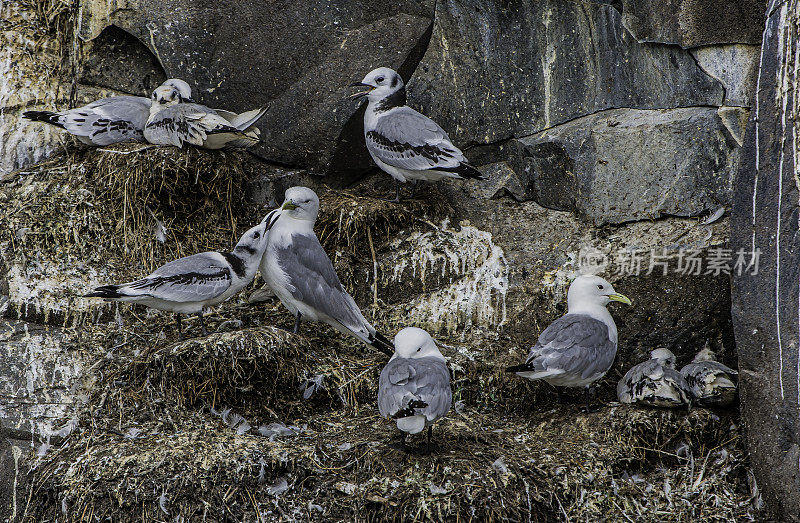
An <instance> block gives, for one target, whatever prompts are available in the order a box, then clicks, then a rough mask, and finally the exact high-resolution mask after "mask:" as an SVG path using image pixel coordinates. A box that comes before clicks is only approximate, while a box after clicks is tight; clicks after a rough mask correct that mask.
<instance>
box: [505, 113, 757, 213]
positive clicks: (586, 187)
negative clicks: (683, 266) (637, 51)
mask: <svg viewBox="0 0 800 523" xmlns="http://www.w3.org/2000/svg"><path fill="white" fill-rule="evenodd" d="M731 111H733V112H738V113H741V114H746V112H745V110H744V109H737V108H729V110H728V111H726V112H725V113H724V115H725V119H724V120H723V118H721V117H720V115H719V114H718V110H717V109H714V108H706V107H695V108H685V109H672V110H660V111H649V110H632V109H614V110H610V111H604V112H601V113H597V114H593V115H590V116H586V117H584V118H579V119H577V120H573V121H571V122H568V123H565V124H563V125H559V126H556V127H553V128H552V129H548V130H547V131H544V132H542V133H540V134H536V135H533V136H530V137H527V138H522V139H519V140H517V141H516V144H517V154H516V155H515V156H514V157H513V160H512V164H513V167H514V170H515V171H516V174H517V176H518V177H519V179H520V180H521V181H520V182H519V183H518V184H517V186H518V187H520V186H522V187H525V191H524V192H522V193H521V194H517V195H516V196H517V197H518V198H520V199H533V200H535V201H536V202H538V203H539V204H540V205H543V206H545V207H548V208H551V209H557V210H567V211H573V212H576V213H578V214H579V215H580V216H582V217H583V218H585V219H586V220H588V221H591V222H592V223H594V224H595V225H598V226H599V225H605V224H619V223H624V222H630V221H635V220H649V219H656V218H660V217H663V216H697V215H700V214H702V213H705V212H714V211H715V210H716V209H718V208H719V207H720V206H727V205H728V204H729V202H730V192H731V184H732V173H733V172H734V170H735V168H736V166H737V162H738V158H739V154H738V153H739V150H740V149H739V144H738V139H740V137H741V134H742V133H741V129H739V128H738V125H739V124H740V122H741V121H742V120H741V119H737V118H733V117H732V116H731V114H730V113H731ZM728 126H731V129H729V128H728Z"/></svg>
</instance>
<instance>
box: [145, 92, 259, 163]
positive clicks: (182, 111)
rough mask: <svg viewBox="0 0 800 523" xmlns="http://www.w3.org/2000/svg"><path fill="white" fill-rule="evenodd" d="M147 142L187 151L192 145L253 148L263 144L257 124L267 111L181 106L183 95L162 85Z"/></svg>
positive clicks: (149, 121)
mask: <svg viewBox="0 0 800 523" xmlns="http://www.w3.org/2000/svg"><path fill="white" fill-rule="evenodd" d="M151 98H152V105H151V107H150V114H149V118H148V119H147V124H146V125H145V127H144V137H145V139H146V140H147V141H148V142H150V143H152V144H156V145H174V146H175V147H183V144H185V143H188V144H191V145H196V146H198V147H204V148H206V149H221V148H223V147H225V146H226V145H227V146H239V147H249V146H250V145H253V144H256V143H258V141H259V135H260V131H259V130H258V129H257V128H256V127H255V123H256V122H257V121H258V120H259V119H260V118H261V117H262V116H264V113H266V112H267V108H266V107H262V108H260V109H254V110H252V111H247V112H245V113H242V114H236V113H232V112H230V111H223V110H219V112H218V111H215V110H214V109H210V108H208V107H206V106H205V105H200V104H196V103H178V102H179V101H180V93H179V92H178V91H177V90H176V89H173V88H170V87H169V86H165V85H162V86H160V87H158V88H157V89H156V90H155V91H153V95H152V97H151Z"/></svg>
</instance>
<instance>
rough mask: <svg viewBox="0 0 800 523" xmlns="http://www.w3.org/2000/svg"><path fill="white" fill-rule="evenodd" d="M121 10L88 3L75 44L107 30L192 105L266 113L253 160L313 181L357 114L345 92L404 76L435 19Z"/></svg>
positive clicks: (228, 8)
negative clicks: (143, 51) (183, 85)
mask: <svg viewBox="0 0 800 523" xmlns="http://www.w3.org/2000/svg"><path fill="white" fill-rule="evenodd" d="M125 7H126V8H122V6H120V5H119V4H118V3H113V5H110V4H108V3H106V2H100V1H92V2H87V6H86V9H85V11H84V20H83V21H82V25H81V28H82V33H81V37H82V38H84V39H92V38H94V37H96V36H98V35H99V34H100V33H101V31H102V30H103V29H105V28H106V27H108V26H109V25H111V24H113V25H114V26H116V27H119V28H120V29H122V30H124V31H127V32H129V33H131V34H132V35H133V36H135V37H136V38H138V39H139V40H140V41H141V42H143V43H144V44H145V45H147V46H148V47H149V48H150V51H151V52H152V53H153V54H154V55H155V56H156V57H157V58H158V60H159V61H160V63H161V65H162V66H163V68H164V70H165V71H166V74H167V76H168V77H179V78H183V79H185V80H187V81H188V82H189V83H190V84H191V85H192V86H193V87H194V88H195V91H196V99H197V100H198V101H199V102H201V103H203V104H206V105H209V106H211V107H220V108H225V109H229V110H232V111H237V112H241V111H244V110H249V109H252V108H253V107H256V106H259V105H266V106H267V107H268V110H267V113H266V115H265V116H264V117H263V118H262V119H261V120H260V121H259V124H258V125H259V127H260V128H261V131H262V139H263V140H264V143H263V144H262V145H260V146H258V148H257V149H256V151H257V152H258V153H260V154H261V155H263V156H265V157H267V158H269V159H270V160H273V161H277V162H281V163H284V164H288V165H293V166H300V167H307V168H309V169H311V170H313V171H315V172H320V173H324V172H325V171H326V170H327V167H328V164H329V162H330V160H331V156H332V154H333V149H334V147H335V144H336V143H337V138H338V137H339V134H340V131H341V129H342V127H343V126H344V124H345V123H346V122H347V121H348V120H349V119H350V118H351V116H353V114H354V113H355V112H356V109H357V105H356V104H355V103H353V102H351V101H350V100H348V99H347V95H349V94H351V93H352V89H350V88H349V87H348V86H349V84H351V83H352V82H354V81H358V80H360V79H361V78H363V77H364V75H365V74H366V73H367V72H369V71H370V70H372V69H373V68H375V67H377V66H379V65H385V66H389V67H392V68H394V69H397V70H399V71H400V72H401V73H402V72H403V71H405V72H406V73H410V71H411V70H413V66H414V65H415V63H416V60H417V58H416V57H417V55H418V54H419V50H418V47H419V46H422V47H424V44H425V43H426V40H427V37H428V35H429V32H428V30H429V28H430V25H431V20H432V17H433V1H432V0H428V1H426V2H414V1H410V0H407V1H401V2H387V1H385V0H371V1H364V2H359V3H346V4H338V5H336V6H332V5H331V4H330V3H329V2H326V1H323V0H315V1H312V2H300V3H298V2H294V1H286V0H283V1H279V2H271V3H270V4H268V5H265V4H264V3H262V2H254V1H245V0H239V1H236V2H222V3H210V4H209V3H204V4H198V3H197V2H193V1H190V0H178V1H176V2H170V3H164V2H157V1H153V0H142V1H138V2H135V3H134V2H130V3H129V4H128V5H127V6H125ZM354 132H355V131H354ZM359 132H360V131H359Z"/></svg>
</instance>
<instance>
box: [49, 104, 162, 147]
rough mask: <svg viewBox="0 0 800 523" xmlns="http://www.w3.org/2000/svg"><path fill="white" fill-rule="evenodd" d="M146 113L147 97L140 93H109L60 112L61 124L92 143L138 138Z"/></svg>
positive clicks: (142, 136)
mask: <svg viewBox="0 0 800 523" xmlns="http://www.w3.org/2000/svg"><path fill="white" fill-rule="evenodd" d="M149 115H150V99H149V98H143V97H141V96H112V97H109V98H104V99H102V100H97V101H95V102H92V103H90V104H88V105H87V106H85V107H80V108H77V109H73V110H71V111H68V112H67V113H65V114H64V120H63V121H64V127H65V129H66V130H67V131H69V132H70V133H72V134H75V135H76V136H81V137H85V138H86V139H87V140H88V141H89V142H90V143H93V144H95V145H101V146H103V145H110V144H112V143H118V142H124V141H128V140H138V141H142V140H143V139H144V135H143V134H142V132H143V130H144V126H145V124H146V123H147V119H148V117H149Z"/></svg>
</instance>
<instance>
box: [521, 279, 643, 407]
mask: <svg viewBox="0 0 800 523" xmlns="http://www.w3.org/2000/svg"><path fill="white" fill-rule="evenodd" d="M612 301H618V302H621V303H626V304H628V305H630V304H631V301H630V300H629V299H628V298H627V297H625V296H623V295H622V294H619V293H618V292H616V291H615V290H614V287H612V286H611V284H610V283H608V282H607V281H606V280H604V279H603V278H601V277H599V276H589V275H584V276H578V277H577V278H575V281H573V282H572V284H571V285H570V286H569V291H568V292H567V314H565V315H564V316H562V317H560V318H558V319H557V320H555V321H554V322H553V323H551V324H550V325H549V326H548V327H547V328H546V329H545V330H544V331H543V332H542V333H541V334H540V335H539V339H538V340H537V342H536V345H534V346H533V347H532V348H531V350H530V353H529V354H528V359H527V360H526V362H525V363H523V364H522V365H515V366H513V367H509V368H507V369H506V371H507V372H513V373H515V374H517V375H518V376H522V377H523V378H528V379H531V380H544V381H546V382H547V383H549V384H551V385H555V386H557V387H584V390H585V395H586V410H587V411H589V410H590V407H589V387H590V386H591V384H592V383H594V382H595V381H597V380H599V379H600V378H602V377H603V376H605V374H606V372H608V370H609V369H610V368H611V365H612V364H613V363H614V358H615V356H616V354H617V326H616V324H615V323H614V319H613V318H612V317H611V314H609V312H608V310H607V309H606V305H608V304H609V303H610V302H612Z"/></svg>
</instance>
